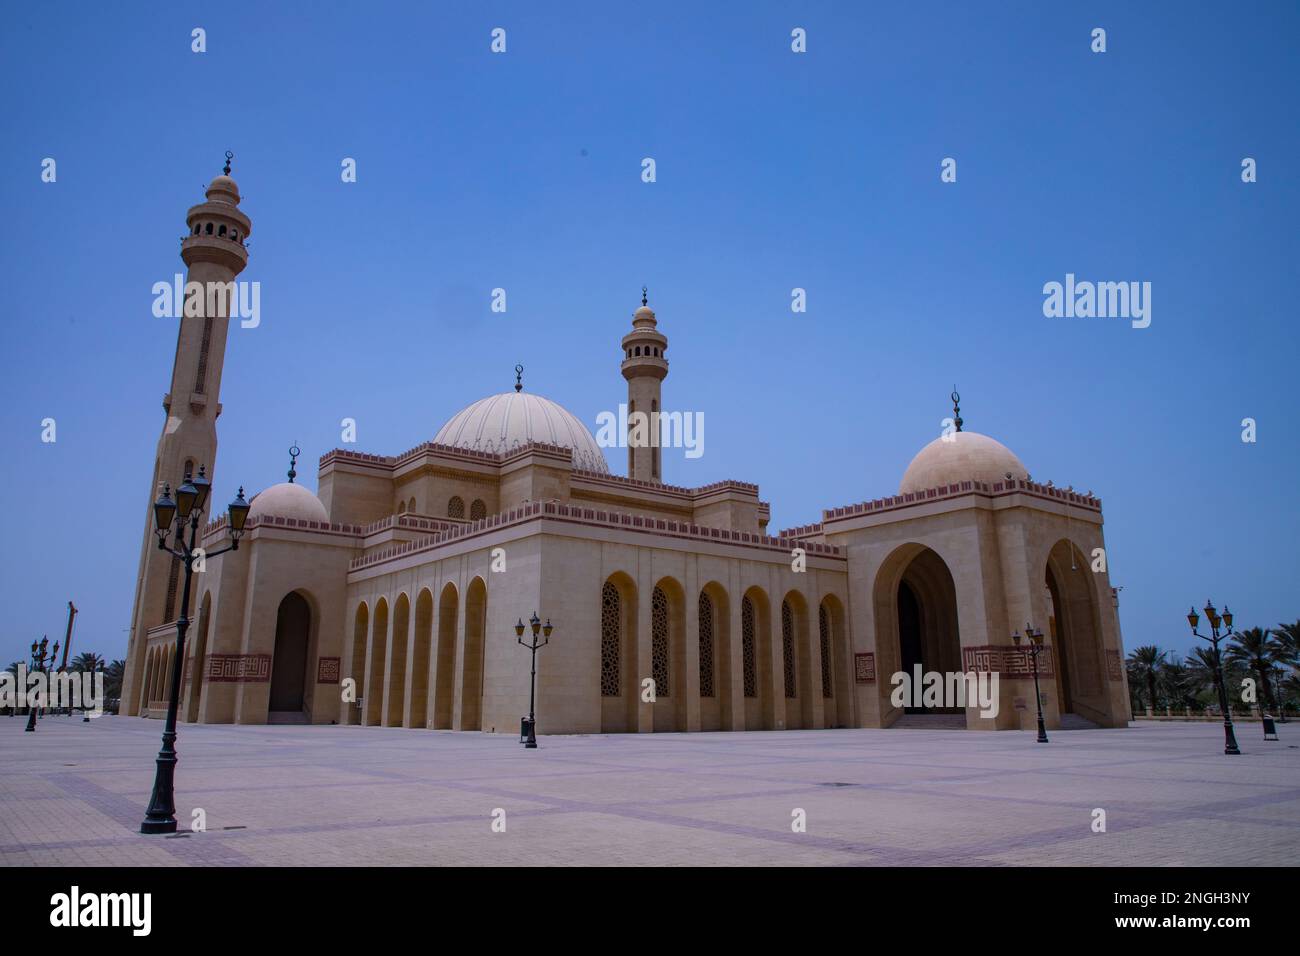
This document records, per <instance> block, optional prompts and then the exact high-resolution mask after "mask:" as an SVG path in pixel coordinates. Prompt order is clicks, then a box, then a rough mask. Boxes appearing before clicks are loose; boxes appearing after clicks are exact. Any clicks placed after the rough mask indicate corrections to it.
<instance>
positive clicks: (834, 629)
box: [817, 594, 853, 727]
mask: <svg viewBox="0 0 1300 956" xmlns="http://www.w3.org/2000/svg"><path fill="white" fill-rule="evenodd" d="M817 629H818V639H819V640H820V642H821V645H822V648H823V650H822V697H823V698H824V704H823V706H824V708H825V726H827V727H852V726H853V715H852V713H851V712H850V707H851V706H852V699H853V695H852V681H851V678H850V673H851V657H850V654H849V646H848V633H847V631H846V629H845V626H844V604H843V603H842V602H841V601H840V599H839V598H838V597H836V596H835V595H833V594H828V595H826V596H825V597H823V598H822V602H821V604H819V605H818V606H817ZM828 692H829V693H828Z"/></svg>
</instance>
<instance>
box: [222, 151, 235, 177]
mask: <svg viewBox="0 0 1300 956" xmlns="http://www.w3.org/2000/svg"><path fill="white" fill-rule="evenodd" d="M234 158H235V154H234V153H232V152H231V151H230V150H226V168H225V169H223V170H222V171H221V173H222V175H224V176H229V175H230V161H231V160H232V159H234Z"/></svg>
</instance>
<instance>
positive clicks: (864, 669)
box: [853, 652, 876, 684]
mask: <svg viewBox="0 0 1300 956" xmlns="http://www.w3.org/2000/svg"><path fill="white" fill-rule="evenodd" d="M853 681H854V683H857V684H874V683H875V682H876V655H875V654H872V653H871V652H866V653H862V654H854V655H853Z"/></svg>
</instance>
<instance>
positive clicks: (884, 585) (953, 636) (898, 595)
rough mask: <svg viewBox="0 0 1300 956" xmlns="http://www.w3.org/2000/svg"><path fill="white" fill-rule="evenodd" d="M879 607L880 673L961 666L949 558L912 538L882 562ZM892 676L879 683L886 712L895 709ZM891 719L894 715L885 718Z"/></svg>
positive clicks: (877, 588)
mask: <svg viewBox="0 0 1300 956" xmlns="http://www.w3.org/2000/svg"><path fill="white" fill-rule="evenodd" d="M872 595H873V601H874V603H875V610H876V651H877V654H878V655H879V661H878V664H877V672H878V673H882V674H892V673H897V672H899V671H903V672H907V673H912V672H913V671H914V669H915V668H916V666H917V665H920V667H921V669H922V671H939V672H944V671H952V672H957V671H960V670H961V669H962V661H961V642H960V637H959V634H960V621H959V619H958V610H959V609H958V606H957V588H956V585H955V583H954V581H953V576H952V571H951V570H949V566H948V563H947V562H946V561H945V560H944V558H943V557H942V556H941V555H940V554H939V553H938V552H937V551H935V550H934V549H933V548H930V547H928V546H926V545H923V544H920V543H917V542H909V543H908V544H903V545H899V546H898V547H897V548H895V549H894V550H893V551H892V552H891V553H890V555H889V557H887V558H886V559H885V561H884V563H882V564H881V566H880V570H879V571H878V572H877V574H876V583H875V585H874V587H873V590H872ZM892 691H893V687H892V686H891V684H890V682H889V681H886V680H882V681H878V682H877V693H879V694H880V697H881V712H882V714H888V713H891V712H892V713H897V711H898V708H896V707H894V705H893V704H892V703H891V702H890V695H891V693H892ZM903 710H904V712H906V713H934V712H937V713H963V712H964V711H963V710H960V709H954V708H943V707H939V708H927V707H923V706H916V707H904V708H903ZM887 723H892V718H891V719H890V720H889V721H887Z"/></svg>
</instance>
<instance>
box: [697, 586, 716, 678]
mask: <svg viewBox="0 0 1300 956" xmlns="http://www.w3.org/2000/svg"><path fill="white" fill-rule="evenodd" d="M700 696H701V697H712V696H713V598H711V597H709V596H708V594H706V593H705V592H703V591H701V592H700Z"/></svg>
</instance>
